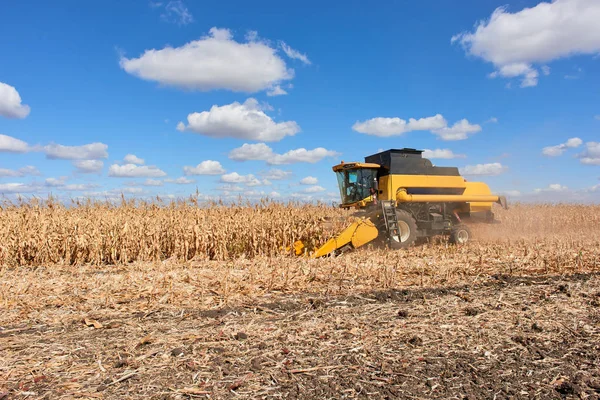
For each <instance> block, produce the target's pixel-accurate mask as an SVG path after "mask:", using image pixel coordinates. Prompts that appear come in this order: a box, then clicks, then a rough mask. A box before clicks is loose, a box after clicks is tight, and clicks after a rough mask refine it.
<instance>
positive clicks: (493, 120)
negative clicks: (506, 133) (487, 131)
mask: <svg viewBox="0 0 600 400" xmlns="http://www.w3.org/2000/svg"><path fill="white" fill-rule="evenodd" d="M485 122H487V123H490V124H497V123H498V118H496V117H491V118H490V119H488V120H487V121H485Z"/></svg>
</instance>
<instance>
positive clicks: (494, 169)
mask: <svg viewBox="0 0 600 400" xmlns="http://www.w3.org/2000/svg"><path fill="white" fill-rule="evenodd" d="M507 169H508V168H507V167H505V166H503V165H502V164H500V163H491V164H476V165H467V166H466V167H463V168H459V170H460V173H461V174H462V175H488V176H495V175H500V174H502V173H503V172H504V171H506V170H507Z"/></svg>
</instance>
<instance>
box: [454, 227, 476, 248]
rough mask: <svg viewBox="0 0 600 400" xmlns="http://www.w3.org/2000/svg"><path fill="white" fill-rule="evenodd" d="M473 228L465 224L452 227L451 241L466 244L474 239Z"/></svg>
mask: <svg viewBox="0 0 600 400" xmlns="http://www.w3.org/2000/svg"><path fill="white" fill-rule="evenodd" d="M472 237H473V236H472V235H471V230H470V229H469V227H468V226H467V225H465V224H459V225H455V226H453V227H452V230H451V231H450V243H453V244H465V243H467V242H468V241H469V240H471V239H472Z"/></svg>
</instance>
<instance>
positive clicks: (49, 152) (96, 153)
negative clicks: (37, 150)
mask: <svg viewBox="0 0 600 400" xmlns="http://www.w3.org/2000/svg"><path fill="white" fill-rule="evenodd" d="M107 149H108V146H107V145H105V144H104V143H90V144H84V145H82V146H63V145H61V144H49V145H47V146H44V152H45V153H46V158H49V159H52V160H57V159H58V160H98V159H100V158H107V157H108V152H107V151H106V150H107Z"/></svg>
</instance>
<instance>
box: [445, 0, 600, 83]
mask: <svg viewBox="0 0 600 400" xmlns="http://www.w3.org/2000/svg"><path fill="white" fill-rule="evenodd" d="M599 20H600V2H598V0H554V1H552V2H551V3H548V2H541V3H539V4H538V5H536V6H535V7H532V8H525V9H523V10H521V11H518V12H515V13H510V12H508V11H507V9H506V7H499V8H497V9H496V10H495V11H494V12H493V13H492V15H491V17H490V18H489V19H488V20H486V21H479V22H478V24H477V26H476V28H475V30H474V31H473V32H463V33H460V34H458V35H455V36H454V37H452V42H453V43H455V42H458V43H460V44H461V45H462V46H463V48H464V49H465V51H466V53H468V54H469V55H472V56H476V57H480V58H482V59H483V60H485V61H488V62H491V63H492V64H494V66H495V67H496V72H494V73H492V74H491V75H490V76H491V77H495V76H498V75H500V76H503V77H517V76H519V77H521V78H522V80H521V87H529V86H535V85H537V83H538V77H539V72H538V70H537V69H536V68H535V67H534V64H539V63H545V62H549V61H553V60H557V59H560V58H565V57H570V56H573V55H578V54H597V53H598V52H600V24H598V21H599ZM541 70H542V73H543V74H544V75H548V74H549V73H550V69H549V67H548V66H546V65H542V66H541Z"/></svg>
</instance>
